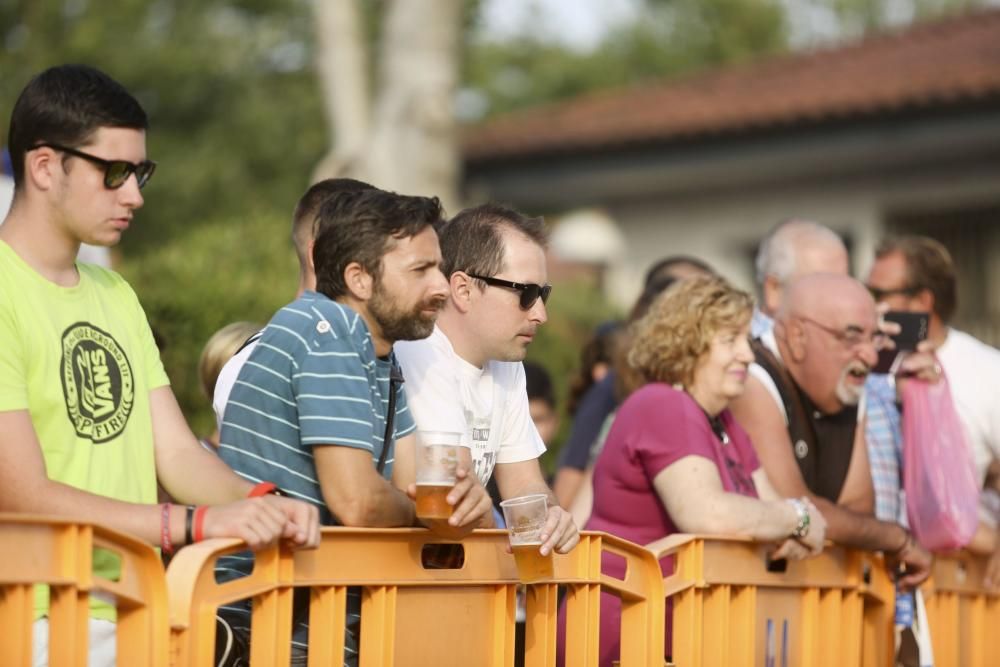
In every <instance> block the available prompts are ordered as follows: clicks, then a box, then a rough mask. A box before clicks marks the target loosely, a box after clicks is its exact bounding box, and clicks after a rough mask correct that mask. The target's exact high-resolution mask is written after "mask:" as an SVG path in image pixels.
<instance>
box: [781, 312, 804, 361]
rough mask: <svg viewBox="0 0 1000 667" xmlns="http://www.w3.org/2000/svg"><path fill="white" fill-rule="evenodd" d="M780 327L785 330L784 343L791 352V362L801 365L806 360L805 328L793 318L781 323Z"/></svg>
mask: <svg viewBox="0 0 1000 667" xmlns="http://www.w3.org/2000/svg"><path fill="white" fill-rule="evenodd" d="M781 326H783V327H784V329H785V343H786V344H787V345H788V351H789V352H791V355H792V360H793V361H796V362H798V363H802V361H803V360H804V359H805V358H806V328H805V327H804V326H802V322H800V321H799V320H797V319H795V318H794V317H790V318H788V319H787V320H784V321H782V323H781Z"/></svg>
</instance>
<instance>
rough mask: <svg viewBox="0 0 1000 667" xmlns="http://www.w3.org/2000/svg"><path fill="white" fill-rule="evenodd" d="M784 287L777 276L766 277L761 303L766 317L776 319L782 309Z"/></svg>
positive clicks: (762, 288)
mask: <svg viewBox="0 0 1000 667" xmlns="http://www.w3.org/2000/svg"><path fill="white" fill-rule="evenodd" d="M783 291H784V285H782V284H781V281H780V280H778V279H777V278H776V277H775V276H772V275H770V274H769V275H767V276H764V284H763V285H762V286H761V301H763V302H764V303H763V306H764V308H763V310H764V311H765V314H766V315H770V316H771V317H774V315H775V314H776V313H777V312H778V310H779V309H780V308H781V297H782V292H783Z"/></svg>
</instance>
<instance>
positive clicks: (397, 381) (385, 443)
mask: <svg viewBox="0 0 1000 667" xmlns="http://www.w3.org/2000/svg"><path fill="white" fill-rule="evenodd" d="M403 381H404V380H403V371H401V370H400V368H399V366H396V365H395V364H393V365H392V366H391V367H390V370H389V410H388V412H387V413H386V415H385V435H384V436H382V452H381V453H380V454H379V455H378V465H377V466H376V467H375V469H376V470H378V474H380V475H381V474H382V471H383V470H385V460H386V459H387V458H388V457H389V447H390V446H391V445H392V427H393V425H394V422H395V421H396V393H397V392H398V391H399V385H401V384H403Z"/></svg>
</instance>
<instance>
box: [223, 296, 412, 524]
mask: <svg viewBox="0 0 1000 667" xmlns="http://www.w3.org/2000/svg"><path fill="white" fill-rule="evenodd" d="M396 365H397V364H396V358H395V355H394V354H392V353H390V355H389V357H388V358H386V359H379V358H377V357H376V356H375V349H374V346H373V344H372V339H371V334H370V332H369V331H368V326H367V325H366V324H365V321H364V319H363V318H362V317H361V316H360V315H359V314H358V313H357V312H355V311H354V310H352V309H351V308H350V307H348V306H345V305H343V304H340V303H337V302H336V301H333V300H331V299H329V298H328V297H326V296H324V295H322V294H318V293H316V292H312V291H308V292H305V293H304V294H303V295H302V296H301V297H300V298H299V299H297V300H295V301H293V302H292V303H290V304H288V305H287V306H285V307H284V308H282V309H281V310H279V311H278V312H277V313H276V314H275V315H274V317H273V318H272V319H271V321H270V322H269V323H268V325H267V327H266V328H265V329H264V333H263V335H262V336H261V338H260V341H259V342H258V343H257V347H256V349H254V351H253V353H252V354H251V355H250V358H249V359H248V360H247V362H246V364H244V366H243V369H242V370H241V371H240V374H239V377H238V378H237V380H236V384H235V385H234V386H233V391H232V394H231V395H230V397H229V402H228V403H227V404H226V410H225V413H224V417H223V420H222V429H221V433H220V438H219V440H220V443H219V454H220V456H221V457H222V458H223V460H224V461H225V462H226V463H228V464H229V466H230V467H231V468H232V469H233V470H235V471H236V472H237V473H239V474H240V475H241V476H243V477H245V478H246V479H248V480H250V481H252V482H259V481H268V482H274V483H275V484H277V485H278V486H279V487H280V488H281V489H282V491H284V492H285V493H286V494H287V495H289V496H292V497H294V498H299V499H302V500H305V501H307V502H311V503H313V504H315V505H317V506H318V507H319V510H320V520H321V522H322V523H323V524H324V525H336V524H338V523H339V521H338V520H337V518H336V517H335V516H333V514H332V513H331V512H330V510H329V509H328V508H327V507H326V505H325V503H324V502H323V495H322V493H321V491H320V486H319V480H318V478H317V475H316V467H315V464H314V462H313V454H312V448H313V447H314V446H316V445H321V446H323V445H337V446H342V447H353V448H357V449H364V450H366V451H368V452H370V453H371V456H372V465H373V466H374V465H376V463H377V461H378V458H379V455H380V454H381V453H382V441H383V437H384V435H385V418H386V411H387V410H388V403H389V373H390V371H391V369H392V367H393V366H396ZM415 428H416V427H415V425H414V423H413V418H412V417H411V415H410V411H409V409H408V408H407V405H406V395H405V393H404V391H403V388H402V385H399V386H398V387H397V390H396V417H395V420H394V423H393V435H394V441H395V440H396V439H399V438H401V437H403V436H405V435H407V434H408V433H410V432H412V431H413V430H414V429H415ZM390 447H391V445H390ZM392 462H393V456H392V451H391V450H390V452H389V455H388V456H387V458H386V466H385V470H384V471H383V475H384V477H385V478H386V479H389V478H391V476H392Z"/></svg>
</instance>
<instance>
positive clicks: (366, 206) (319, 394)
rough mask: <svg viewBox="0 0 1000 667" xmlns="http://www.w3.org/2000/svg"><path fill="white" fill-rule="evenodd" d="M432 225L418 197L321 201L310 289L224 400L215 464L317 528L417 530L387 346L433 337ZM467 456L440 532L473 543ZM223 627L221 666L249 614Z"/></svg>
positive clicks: (409, 456) (426, 202) (408, 445)
mask: <svg viewBox="0 0 1000 667" xmlns="http://www.w3.org/2000/svg"><path fill="white" fill-rule="evenodd" d="M440 222H441V207H440V204H439V203H438V201H437V199H430V198H426V197H405V196H400V195H395V194H392V193H387V192H383V191H381V190H368V191H362V192H355V193H347V194H343V195H340V196H338V197H335V198H332V199H330V200H328V201H327V202H325V203H324V204H323V205H322V206H321V207H320V210H319V214H318V216H317V221H316V225H317V234H316V240H315V245H314V248H313V264H314V267H315V271H316V288H317V289H316V291H311V290H307V291H305V292H304V293H303V294H302V296H301V297H300V298H298V299H296V300H295V301H293V302H292V303H290V304H289V305H287V306H285V307H284V308H282V309H281V310H279V311H278V312H277V313H276V314H275V316H274V317H273V318H272V320H271V322H270V323H269V324H268V325H267V327H266V328H265V330H264V333H263V335H262V337H261V339H260V341H259V342H258V344H257V346H256V348H255V349H254V351H253V352H252V353H251V355H250V357H249V359H248V360H247V362H246V364H245V365H244V367H243V369H242V370H241V371H240V374H239V377H238V378H237V380H236V383H235V385H234V387H233V390H232V394H231V395H230V399H229V403H228V405H227V407H226V412H225V419H224V420H223V423H222V431H221V438H220V445H219V454H220V455H221V456H222V458H223V459H224V460H225V461H226V462H227V463H228V464H229V465H230V466H232V468H233V469H234V470H236V472H237V473H239V474H240V475H242V476H244V477H246V478H247V479H250V480H266V481H271V482H274V483H276V484H277V485H278V486H279V487H280V488H281V489H282V491H283V492H284V493H286V494H288V495H290V496H292V497H295V498H300V499H302V500H305V501H308V502H311V503H314V504H315V505H317V507H318V508H319V511H320V520H321V523H323V524H325V525H337V524H341V525H345V526H369V527H391V526H412V525H415V524H416V518H415V513H414V505H413V501H412V500H411V499H410V498H409V497H408V496H407V494H406V493H405V492H404V491H401V490H400V489H403V488H406V486H407V485H408V484H409V483H410V482H411V481H412V478H413V467H414V461H413V456H414V455H413V447H414V436H413V431H414V429H415V426H414V423H413V418H412V417H411V415H410V412H409V410H408V408H407V405H406V396H405V394H404V393H403V390H402V386H401V384H399V383H398V380H399V379H400V378H401V374H400V371H399V367H398V365H397V363H396V359H395V356H394V354H393V352H392V345H393V343H394V342H395V341H397V340H414V339H419V338H424V337H426V336H428V335H429V334H430V332H431V331H432V330H433V327H434V322H435V321H436V319H437V315H438V312H439V311H440V309H441V307H442V305H443V304H444V300H445V297H446V295H447V293H448V285H447V282H446V281H445V279H444V276H443V275H442V273H441V270H440V262H441V251H440V249H439V247H438V240H437V233H436V232H435V230H434V225H436V224H438V223H440ZM387 421H388V426H387ZM394 442H395V444H396V447H395V452H394V451H393V449H394V448H393V443H394ZM394 453H395V456H394V455H393V454H394ZM465 455H466V459H465V464H464V469H463V466H461V465H460V467H459V477H460V481H459V483H458V484H457V485H456V488H455V490H453V491H452V492H451V497H452V499H453V500H455V501H456V503H455V504H456V509H455V512H454V513H453V515H452V518H451V519H449V523H450V527H451V528H453V529H463V528H464V529H466V530H471V529H472V528H473V527H475V526H476V525H478V524H479V523H480V521H481V520H482V519H483V518H484V517H487V516H489V512H490V500H489V497H488V495H487V494H486V493H485V490H484V489H483V487H482V485H481V484H480V483H479V482H478V480H477V478H476V477H475V475H474V474H473V473H472V466H471V456H469V455H468V453H467V452H466V453H465ZM440 528H442V529H443V528H444V527H440ZM250 569H251V558H250V555H249V554H239V555H236V556H232V557H229V558H226V559H223V560H222V561H220V564H219V570H218V575H219V577H220V578H221V579H229V578H233V577H235V576H240V575H243V574H246V573H248V572H249V571H250ZM358 611H359V603H358V598H357V595H356V594H355V595H354V596H353V597H349V600H348V614H349V617H348V626H349V627H348V637H347V656H346V660H345V662H346V663H347V664H353V663H354V662H355V661H356V658H357V653H356V647H357V643H356V635H355V632H354V631H352V628H351V625H352V621H354V622H356V621H357V619H358V616H357V614H358ZM220 615H221V616H222V618H223V620H224V621H225V624H224V625H223V626H222V627H221V628H220V630H221V633H220V636H219V638H218V642H217V643H218V645H219V646H220V650H221V649H223V648H225V646H235V647H236V650H234V651H232V652H231V653H230V654H229V655H222V656H221V657H222V661H221V662H222V663H223V664H229V665H238V664H242V663H240V662H239V661H238V658H239V656H240V655H242V654H245V655H249V653H248V652H247V651H246V648H245V642H246V640H247V637H248V635H249V625H250V623H249V610H248V607H247V606H246V604H245V603H244V604H242V605H233V606H230V607H224V608H222V609H220ZM230 633H231V634H230ZM230 639H232V640H233V641H230ZM307 641H308V627H307V625H306V623H305V622H303V621H302V620H301V616H300V617H299V619H298V621H297V624H296V629H295V633H294V636H293V647H292V649H293V650H292V654H293V664H305V659H306V652H307Z"/></svg>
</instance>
